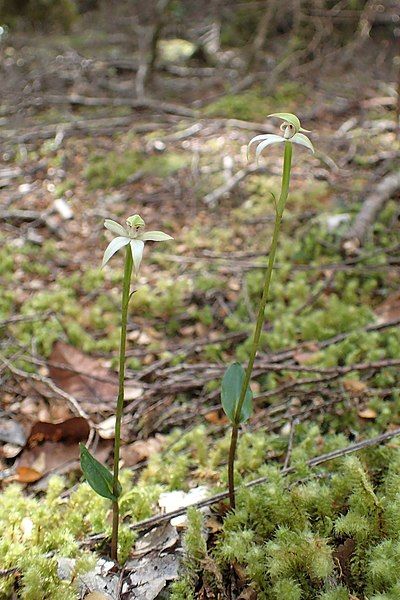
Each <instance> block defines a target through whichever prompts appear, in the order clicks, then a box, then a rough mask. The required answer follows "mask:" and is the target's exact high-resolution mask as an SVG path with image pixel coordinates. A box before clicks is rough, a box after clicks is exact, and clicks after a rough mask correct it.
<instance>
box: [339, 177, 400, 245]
mask: <svg viewBox="0 0 400 600" xmlns="http://www.w3.org/2000/svg"><path fill="white" fill-rule="evenodd" d="M399 191H400V172H397V173H390V174H389V175H386V177H384V178H383V179H382V180H381V181H380V182H379V183H378V184H377V185H376V186H375V187H374V188H373V189H372V191H371V193H369V194H368V196H367V197H366V199H365V201H364V203H363V205H362V207H361V210H360V212H359V213H358V215H357V217H356V219H355V221H354V223H353V225H352V226H351V227H350V228H349V229H348V230H347V232H346V233H345V234H344V236H343V242H342V247H343V249H344V251H345V252H346V253H347V254H353V253H354V252H355V251H356V250H357V249H358V248H359V247H360V246H361V245H362V243H363V241H364V238H365V237H366V235H367V233H368V231H369V230H370V228H371V225H373V223H374V222H375V219H376V217H377V216H378V214H379V212H380V211H381V210H382V208H383V207H384V205H385V203H386V202H387V201H388V200H390V198H392V197H393V196H394V195H395V194H397V193H398V192H399Z"/></svg>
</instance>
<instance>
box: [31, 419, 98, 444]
mask: <svg viewBox="0 0 400 600" xmlns="http://www.w3.org/2000/svg"><path fill="white" fill-rule="evenodd" d="M89 432H90V427H89V424H88V422H87V421H86V419H84V418H83V417H72V418H71V419H67V420H66V421H63V422H62V423H47V422H46V421H38V422H37V423H35V424H34V425H33V427H32V429H31V432H30V434H29V437H28V441H27V446H29V447H33V446H35V445H37V444H39V443H41V442H45V441H50V442H61V441H62V442H65V443H66V444H74V443H75V444H77V443H78V442H84V441H86V440H87V438H88V435H89Z"/></svg>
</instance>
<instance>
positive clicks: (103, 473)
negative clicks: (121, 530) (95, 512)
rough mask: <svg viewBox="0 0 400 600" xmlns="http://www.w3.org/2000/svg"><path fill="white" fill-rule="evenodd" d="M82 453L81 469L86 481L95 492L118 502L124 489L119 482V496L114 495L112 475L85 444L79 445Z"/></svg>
mask: <svg viewBox="0 0 400 600" xmlns="http://www.w3.org/2000/svg"><path fill="white" fill-rule="evenodd" d="M79 447H80V453H81V469H82V472H83V474H84V476H85V478H86V481H87V482H88V484H89V485H90V487H91V488H92V489H94V491H95V492H96V493H97V494H99V496H102V497H103V498H108V500H112V501H117V500H118V496H120V495H121V492H122V488H121V484H120V483H119V482H118V490H117V491H118V493H117V496H115V495H114V493H113V476H112V473H111V472H110V471H109V470H108V469H107V468H106V467H105V466H104V465H102V464H101V462H99V461H98V460H96V459H95V458H94V456H92V455H91V454H90V452H89V450H88V449H87V448H86V446H85V445H84V444H79Z"/></svg>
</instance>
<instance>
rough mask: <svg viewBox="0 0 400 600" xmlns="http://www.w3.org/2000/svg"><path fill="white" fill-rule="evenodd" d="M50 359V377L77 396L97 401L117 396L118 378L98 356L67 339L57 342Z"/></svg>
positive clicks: (79, 398) (109, 400)
mask: <svg viewBox="0 0 400 600" xmlns="http://www.w3.org/2000/svg"><path fill="white" fill-rule="evenodd" d="M49 362H50V363H51V364H50V367H49V376H50V377H51V379H52V380H53V381H54V382H55V383H56V384H57V385H58V387H60V388H61V389H63V390H64V391H65V392H68V393H69V394H71V395H72V396H74V397H75V398H76V399H77V400H83V401H87V402H93V403H94V404H96V402H99V401H102V402H113V401H114V400H115V398H116V396H117V393H118V378H117V376H116V375H115V373H112V372H110V371H109V370H108V369H106V368H105V367H104V366H103V364H102V362H101V361H100V360H99V359H97V358H93V357H91V356H87V355H86V354H84V353H83V352H80V351H79V350H77V349H76V348H75V347H74V346H70V345H69V344H65V343H64V342H56V344H55V345H54V347H53V350H52V353H51V356H50V359H49ZM54 365H56V366H54ZM63 366H64V368H63Z"/></svg>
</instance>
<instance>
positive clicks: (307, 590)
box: [171, 428, 400, 600]
mask: <svg viewBox="0 0 400 600" xmlns="http://www.w3.org/2000/svg"><path fill="white" fill-rule="evenodd" d="M267 440H268V441H267ZM345 443H346V442H345V438H344V436H342V435H334V436H332V435H326V436H325V437H324V440H323V443H322V440H321V438H320V434H319V432H318V430H317V429H316V428H309V430H308V431H307V433H306V434H305V436H304V438H303V440H302V441H301V442H300V443H299V444H298V445H297V446H296V445H295V451H294V454H293V457H292V460H293V465H294V466H295V473H294V474H293V475H291V476H290V477H283V476H282V475H281V474H280V472H279V467H278V466H277V465H276V463H275V464H273V463H272V464H271V463H268V462H264V461H262V464H261V462H259V463H258V469H257V470H256V473H257V476H265V477H267V478H268V482H267V483H266V484H265V485H260V486H255V487H252V488H247V489H245V488H241V490H240V491H239V493H238V500H237V509H236V511H235V512H234V513H230V514H228V515H227V516H226V517H225V519H224V521H223V524H222V525H221V527H222V531H221V532H220V533H219V534H218V537H217V538H216V541H215V538H213V539H214V541H213V542H212V543H210V540H209V544H208V549H207V547H206V543H205V539H206V538H205V532H206V531H207V528H206V525H207V519H205V520H204V519H202V517H201V515H200V514H199V513H197V514H193V513H192V514H191V515H190V522H189V529H188V532H187V534H186V537H185V547H186V552H187V557H186V561H185V563H184V569H183V573H182V575H181V578H180V580H179V581H178V582H176V583H174V584H173V586H172V595H171V597H172V598H173V600H183V599H184V598H195V597H197V596H196V591H198V590H199V589H200V588H201V587H202V585H206V588H207V589H209V590H210V589H213V591H214V592H215V593H217V591H218V590H220V588H221V581H222V580H223V579H224V578H227V579H229V573H230V569H231V565H232V564H234V565H238V568H235V570H236V571H238V570H239V571H242V570H244V573H245V579H246V581H245V587H247V586H248V587H250V588H251V589H253V591H254V592H255V593H256V597H257V598H260V599H261V600H262V599H266V600H267V599H268V600H281V599H282V598H285V599H289V600H291V599H294V600H301V599H303V600H312V599H313V600H314V599H315V600H317V599H319V600H342V599H343V600H354V598H359V599H360V600H361V599H364V600H367V599H368V600H378V599H379V600H394V599H395V598H398V593H399V589H400V587H399V586H400V578H399V576H398V570H397V568H396V564H397V561H398V560H399V558H400V534H399V518H400V517H399V515H400V495H399V489H400V474H399V466H400V448H399V443H398V441H397V440H396V441H392V442H390V443H389V444H388V446H386V447H379V448H374V449H369V450H364V451H362V452H360V453H358V454H357V455H350V456H347V457H345V458H341V459H339V460H335V461H331V462H330V463H328V464H327V465H324V466H323V467H320V468H318V469H314V470H313V471H312V472H310V471H309V470H308V469H307V467H306V465H305V459H306V457H308V456H310V454H312V453H313V452H314V451H315V447H316V445H318V447H319V450H321V451H323V452H325V451H329V450H331V449H334V448H339V447H342V446H343V445H344V444H345ZM246 444H247V445H248V447H246V448H244V446H245V445H246ZM256 448H257V449H256ZM271 448H274V450H275V451H278V452H279V448H280V451H282V441H280V440H279V439H277V438H276V439H275V440H274V441H272V440H271V438H266V436H263V437H262V436H261V435H260V436H256V441H254V439H253V436H248V437H245V439H244V440H242V442H241V450H240V466H241V469H242V471H245V470H246V466H247V465H248V462H247V461H249V460H250V464H253V466H254V465H255V464H256V463H257V457H260V455H261V456H264V457H265V455H266V454H265V453H266V452H267V451H268V450H269V451H271ZM245 461H246V462H245ZM249 470H250V469H248V471H249ZM254 474H255V473H254V472H253V473H252V474H250V473H249V472H247V473H246V476H244V477H243V480H246V479H247V478H251V477H253V476H254ZM241 579H242V585H243V575H242V576H241Z"/></svg>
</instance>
